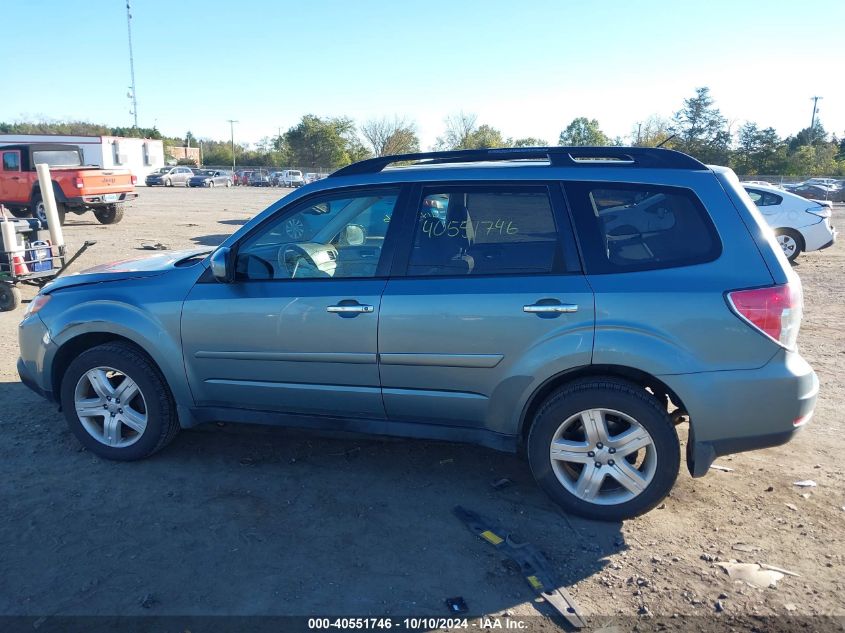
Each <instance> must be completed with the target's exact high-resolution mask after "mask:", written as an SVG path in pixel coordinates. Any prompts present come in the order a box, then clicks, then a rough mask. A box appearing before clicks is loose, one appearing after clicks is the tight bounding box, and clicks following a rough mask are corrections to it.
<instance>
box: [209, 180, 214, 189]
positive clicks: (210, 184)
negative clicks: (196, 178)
mask: <svg viewBox="0 0 845 633" xmlns="http://www.w3.org/2000/svg"><path fill="white" fill-rule="evenodd" d="M208 188H209V189H214V181H213V180H209V181H208Z"/></svg>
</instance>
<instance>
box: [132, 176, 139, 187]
mask: <svg viewBox="0 0 845 633" xmlns="http://www.w3.org/2000/svg"><path fill="white" fill-rule="evenodd" d="M132 184H133V185H137V184H138V176H136V175H135V174H132Z"/></svg>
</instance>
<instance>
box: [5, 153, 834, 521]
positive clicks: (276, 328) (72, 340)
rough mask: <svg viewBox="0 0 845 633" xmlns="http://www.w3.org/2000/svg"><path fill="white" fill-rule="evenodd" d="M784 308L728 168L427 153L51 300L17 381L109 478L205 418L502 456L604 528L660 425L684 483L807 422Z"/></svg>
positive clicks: (656, 452)
mask: <svg viewBox="0 0 845 633" xmlns="http://www.w3.org/2000/svg"><path fill="white" fill-rule="evenodd" d="M394 162H402V163H404V165H403V166H394V167H389V166H390V165H391V164H392V163H394ZM130 271H131V272H130ZM801 312H802V294H801V284H800V281H799V279H798V277H797V276H796V274H795V273H794V272H793V271H792V269H791V268H790V266H789V264H788V263H787V261H786V259H785V258H784V256H783V253H782V252H781V250H780V248H779V247H778V245H777V244H776V243H775V242H774V240H773V238H772V236H771V232H770V231H769V230H768V229H767V228H766V227H765V224H764V222H763V220H762V218H761V216H760V214H759V212H758V211H757V209H756V208H755V206H754V204H753V203H752V202H751V200H750V199H749V197H748V195H747V194H746V193H745V191H744V190H743V189H742V187H741V185H740V183H739V181H738V179H737V178H736V176H735V175H734V174H733V172H731V171H730V170H728V169H725V168H720V167H707V166H705V165H703V164H701V163H699V162H698V161H696V160H694V159H692V158H690V157H689V156H686V155H684V154H680V153H678V152H674V151H671V150H664V149H652V148H581V147H579V148H566V147H554V148H520V149H502V150H469V151H454V152H435V153H424V154H410V155H404V156H388V157H380V158H375V159H370V160H366V161H362V162H360V163H355V164H353V165H350V166H348V167H345V168H343V169H340V170H339V171H337V172H335V173H334V174H332V175H331V176H330V177H328V178H326V179H323V180H319V181H317V182H314V183H312V184H309V185H307V186H305V187H303V188H302V189H299V190H298V191H296V192H295V193H292V194H290V195H288V196H286V197H285V198H284V199H282V200H280V201H279V202H277V203H276V204H274V205H272V206H271V207H270V208H268V209H267V210H265V211H264V212H262V213H260V214H259V215H258V216H256V217H255V218H253V219H252V220H251V221H250V222H249V223H247V224H246V225H245V226H244V227H242V228H241V229H240V230H239V231H237V232H236V233H235V234H233V235H232V236H231V237H229V238H228V239H227V240H226V241H225V242H224V243H223V244H222V245H221V246H220V247H218V248H217V249H216V250H215V251H214V252H213V253H211V254H208V253H207V252H205V253H203V252H196V251H195V252H187V253H176V254H173V253H171V254H165V255H160V256H157V257H153V258H150V259H148V260H145V261H141V262H134V263H132V264H131V265H130V266H127V265H126V263H125V262H123V263H118V264H114V265H105V266H100V267H98V268H95V269H92V270H90V271H87V273H85V274H81V275H75V276H69V277H63V278H60V279H58V280H56V281H55V282H53V283H51V284H50V285H48V286H46V287H45V288H44V289H43V290H42V291H41V293H39V295H38V296H37V297H36V298H35V299H34V300H33V302H32V303H31V304H30V307H29V310H28V312H27V314H26V316H25V317H24V320H23V321H22V323H21V325H20V330H19V331H20V349H21V358H20V360H19V362H18V371H19V373H20V375H21V379H22V380H23V382H25V383H26V384H27V385H29V386H30V387H31V388H33V389H34V390H35V391H37V392H38V393H40V394H42V395H44V396H45V397H47V398H48V399H50V400H52V401H54V402H58V403H60V404H61V407H62V410H63V411H64V414H65V417H66V419H67V422H68V424H69V425H70V428H71V429H72V431H73V432H74V434H75V435H76V436H77V437H78V438H79V440H80V441H81V442H82V443H83V444H84V445H85V446H86V447H87V448H88V449H89V450H91V451H92V452H94V453H96V454H98V455H101V456H103V457H107V458H110V459H118V460H135V459H140V458H143V457H146V456H149V455H151V454H153V453H154V452H156V451H158V450H159V449H161V448H162V447H164V446H165V445H166V444H167V443H168V442H169V441H170V440H171V439H172V438H173V436H174V435H175V434H176V432H177V431H178V430H179V429H180V428H185V427H192V426H195V425H197V424H201V423H204V422H211V421H231V422H237V421H244V422H258V423H267V424H279V425H291V426H299V427H305V428H318V429H324V430H325V429H339V430H345V431H359V432H365V433H371V434H379V435H393V436H404V437H415V438H436V439H442V440H452V441H457V442H469V443H475V444H480V445H483V446H487V447H490V448H494V449H498V450H504V451H522V452H524V454H525V455H526V457H527V459H528V462H529V464H530V467H531V470H532V472H533V474H534V477H535V478H536V480H537V482H538V484H539V485H540V487H541V488H542V489H543V490H545V491H546V492H547V493H548V494H549V495H550V497H551V498H552V499H554V500H555V501H556V502H558V503H559V504H560V505H561V506H563V508H565V509H566V510H567V511H570V512H573V513H577V514H581V515H583V516H587V517H592V518H597V519H605V520H619V519H624V518H629V517H632V516H635V515H637V514H640V513H643V512H646V511H648V510H649V509H651V508H652V507H654V506H655V505H657V504H658V503H660V501H661V499H663V498H664V497H665V496H666V495H667V494H668V492H669V490H670V489H671V488H672V486H673V484H674V482H675V479H676V477H677V475H678V471H679V468H680V442H679V438H678V434H677V432H676V429H675V426H676V425H677V424H679V423H681V422H686V421H687V420H688V421H689V440H688V442H687V455H686V461H687V466H688V469H689V471H690V473H691V474H692V475H693V476H694V477H699V476H702V475H704V474H705V473H706V472H707V470H708V469H709V467H710V465H711V464H712V462H713V460H714V459H715V457H717V456H718V455H724V454H728V453H734V452H739V451H747V450H751V449H756V448H763V447H767V446H775V445H778V444H782V443H784V442H786V441H788V440H789V439H790V438H791V437H792V436H793V434H794V433H795V432H796V431H797V430H798V429H799V428H801V427H802V426H804V425H805V424H806V423H807V422H808V420H809V419H810V417H811V415H812V412H813V408H814V406H815V401H816V395H817V391H818V380H817V378H816V375H815V373H814V372H813V370H812V369H811V367H810V366H809V365H808V364H807V363H806V362H805V361H804V360H803V358H802V357H801V356H800V355H799V353H798V351H797V349H796V340H797V336H798V329H799V326H800V321H801ZM233 324H237V327H232V325H233Z"/></svg>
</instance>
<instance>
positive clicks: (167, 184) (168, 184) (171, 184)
mask: <svg viewBox="0 0 845 633" xmlns="http://www.w3.org/2000/svg"><path fill="white" fill-rule="evenodd" d="M164 186H165V187H172V186H173V181H172V180H170V178H168V179H167V180H165V181H164Z"/></svg>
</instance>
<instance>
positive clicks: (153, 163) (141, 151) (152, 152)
mask: <svg viewBox="0 0 845 633" xmlns="http://www.w3.org/2000/svg"><path fill="white" fill-rule="evenodd" d="M7 143H67V144H68V145H77V146H79V147H80V148H81V149H82V155H83V159H84V161H85V164H86V165H97V166H98V167H103V168H104V169H105V168H110V167H113V168H115V169H128V170H129V171H130V172H132V173H133V174H135V175H136V176H137V177H138V184H139V185H143V184H144V178H145V177H146V175H147V174H149V173H150V172H151V171H153V170H155V169H158V168H159V167H164V146H163V144H162V142H161V141H156V140H153V139H146V138H128V137H123V136H66V135H63V134H0V145H3V144H7Z"/></svg>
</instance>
